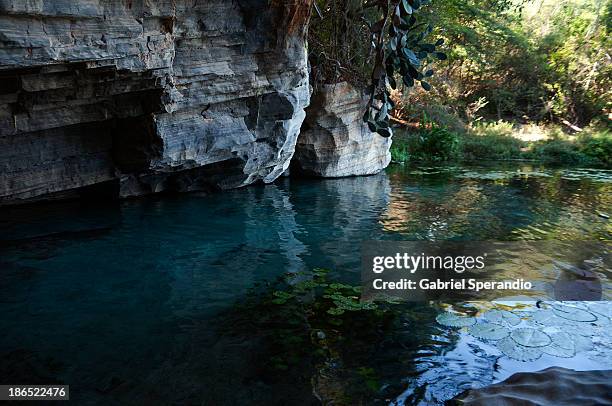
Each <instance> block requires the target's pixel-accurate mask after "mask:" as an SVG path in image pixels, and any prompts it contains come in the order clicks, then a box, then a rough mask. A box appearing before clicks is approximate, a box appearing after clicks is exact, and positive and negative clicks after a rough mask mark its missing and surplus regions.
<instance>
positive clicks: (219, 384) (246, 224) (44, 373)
mask: <svg viewBox="0 0 612 406" xmlns="http://www.w3.org/2000/svg"><path fill="white" fill-rule="evenodd" d="M610 214H612V172H611V171H601V170H587V169H582V170H581V169H572V170H569V169H547V168H540V167H534V166H532V165H528V164H512V165H495V166H492V167H491V166H474V167H430V168H410V167H401V166H393V167H391V168H389V169H388V170H387V171H386V172H385V173H381V174H379V175H376V176H369V177H359V178H345V179H327V180H314V179H312V180H309V179H304V180H297V179H286V178H285V179H281V180H279V181H278V182H276V183H275V184H271V185H266V186H253V187H248V188H244V189H239V190H232V191H226V192H223V193H217V194H209V195H199V194H189V195H181V196H164V197H154V198H144V199H139V200H128V201H121V202H116V203H109V204H108V205H92V204H83V203H78V202H65V203H53V204H45V205H36V206H30V207H17V208H2V209H0V314H1V315H2V318H1V319H0V331H1V332H2V334H1V335H0V377H1V378H0V380H1V382H0V383H2V384H9V383H22V384H26V383H28V384H33V383H40V384H49V383H63V384H69V385H70V388H71V390H70V393H71V399H72V400H74V401H75V403H78V404H104V405H113V404H126V403H127V404H155V403H159V404H207V405H208V404H264V403H265V404H317V403H318V402H319V401H318V399H317V398H316V397H315V395H313V391H312V382H313V377H315V379H314V380H315V381H316V382H318V383H317V385H318V393H317V396H319V397H322V395H321V393H323V392H325V393H327V394H330V393H334V394H338V393H340V392H342V393H344V394H346V393H347V392H350V390H351V389H350V388H349V387H350V386H351V385H353V384H355V385H358V383H355V382H354V381H353V380H351V379H352V378H350V379H349V378H346V376H347V375H346V374H344V375H343V374H342V373H340V372H338V371H339V370H341V369H342V368H337V369H336V370H335V372H330V369H328V370H327V371H326V373H322V372H321V370H317V367H316V366H313V364H312V363H309V362H308V360H307V359H306V358H304V359H302V360H298V361H296V362H295V363H293V364H292V365H291V367H290V368H289V370H287V371H279V372H277V373H275V372H271V371H270V370H269V369H268V368H267V367H264V366H263V365H264V364H265V360H267V359H270V358H271V357H274V356H277V355H278V354H276V352H277V349H275V348H274V346H272V345H271V343H270V341H269V340H268V335H267V334H268V333H269V331H253V330H249V328H248V327H249V326H250V325H248V323H247V322H246V321H245V320H244V318H248V317H243V318H241V317H240V315H239V314H237V313H240V312H236V310H235V309H236V306H237V305H243V306H244V305H245V303H246V304H247V306H248V302H247V301H246V298H247V297H248V295H249V292H250V290H251V289H252V288H254V287H257V286H259V288H260V289H261V287H262V286H263V287H265V285H266V283H269V282H271V281H274V280H275V279H276V278H277V277H278V276H279V275H282V274H284V273H286V272H307V271H309V270H311V269H312V268H316V267H323V268H328V269H330V270H331V274H330V275H332V276H333V277H334V278H335V279H338V280H341V281H344V282H347V283H353V284H358V283H359V276H360V275H359V273H360V243H361V241H364V240H456V241H472V240H474V241H484V240H495V241H514V240H558V241H561V243H560V244H561V246H562V247H565V248H566V249H571V247H572V242H573V241H577V240H579V241H585V240H586V241H603V242H609V241H610V237H611V236H612V223H611V222H610V219H609V217H610ZM563 244H565V245H563ZM436 306H438V305H436ZM436 306H433V305H431V306H430V305H427V304H423V305H422V306H421V307H419V308H418V309H413V312H412V313H411V315H412V319H411V320H407V321H406V323H405V324H404V325H403V327H402V328H400V329H399V330H398V331H396V332H395V335H394V339H393V343H391V344H389V343H385V342H383V341H384V340H381V339H380V337H378V338H377V336H375V337H372V338H371V341H369V342H368V341H367V340H366V341H364V339H363V338H360V340H361V341H360V345H361V346H360V347H357V348H355V351H354V354H353V355H346V354H345V355H344V356H343V357H344V359H348V358H351V357H353V359H352V361H346V362H345V365H344V367H343V368H344V369H350V368H354V369H355V370H359V371H361V372H360V376H361V377H363V376H369V375H371V373H370V372H369V371H370V369H372V368H370V365H366V366H367V368H366V366H364V365H365V364H367V363H368V362H373V363H375V364H376V365H377V367H376V368H377V369H376V371H375V372H376V374H377V376H376V378H375V380H376V385H373V386H375V387H376V388H377V389H376V391H375V392H376V393H374V394H372V395H371V396H370V395H368V396H369V397H367V398H361V399H362V400H363V402H364V403H369V404H385V403H392V402H394V403H395V404H418V403H424V404H437V403H438V402H442V401H444V400H448V399H450V398H452V397H453V396H455V395H456V394H457V393H459V392H461V391H462V390H464V389H466V388H469V385H472V384H476V385H478V384H480V385H487V384H490V383H493V382H498V381H500V380H503V379H505V378H506V377H507V376H509V375H510V374H511V373H514V372H517V371H527V370H539V369H542V368H543V367H546V366H550V365H558V366H566V367H570V368H579V369H612V360H611V359H610V354H611V353H612V344H611V343H610V341H611V340H610V337H609V333H610V327H609V325H608V324H597V325H596V326H595V325H593V329H599V330H597V331H595V330H594V331H593V332H592V334H591V335H592V336H597V339H595V340H594V343H595V344H594V348H589V349H588V350H585V352H584V353H582V354H581V355H575V356H573V357H568V358H558V357H557V358H546V357H547V356H544V357H542V358H540V359H539V360H538V361H537V362H535V361H534V362H524V361H517V360H512V359H506V358H504V357H503V356H501V358H500V355H499V354H496V353H495V351H496V350H495V348H487V344H486V343H484V344H482V343H479V342H477V341H478V340H476V339H474V337H472V336H469V335H467V334H465V333H464V332H459V331H455V330H449V329H445V328H443V327H442V326H440V325H439V324H436V322H435V317H436V314H438V313H439V312H440V311H442V310H443V308H442V307H436ZM602 306H603V305H602ZM485 307H486V306H485ZM483 309H484V308H483ZM488 309H489V310H490V306H489V307H488ZM247 310H248V308H247ZM485 310H486V309H485ZM527 310H528V309H527ZM527 310H526V309H523V311H527ZM591 310H592V311H593V312H595V310H593V309H591ZM596 310H597V309H596ZM597 311H599V310H597ZM604 313H605V312H604ZM244 314H246V313H243V315H244ZM597 314H600V313H597ZM598 320H599V322H601V323H603V321H605V322H606V323H607V322H609V317H608V315H606V314H602V315H601V317H599V319H598ZM410 323H412V324H410ZM277 324H278V323H277ZM271 328H274V327H271ZM262 330H265V329H263V328H262ZM602 334H603V335H602ZM606 334H607V335H606ZM602 337H603V338H602ZM389 345H390V346H389ZM366 347H367V348H366ZM588 351H591V352H590V353H589V352H588ZM400 353H401V357H402V358H403V359H402V360H401V361H398V354H400ZM341 357H342V356H341ZM369 359H370V360H374V361H368V360H369ZM359 362H361V364H363V365H362V366H361V367H360V366H359V365H361V364H359ZM327 367H328V368H330V367H329V365H328V366H327ZM360 368H361V369H360ZM331 369H333V368H331ZM322 376H325V377H326V379H322V378H321V377H322ZM345 378H346V379H345ZM372 380H374V378H372V379H370V381H372ZM434 381H435V383H434ZM347 388H348V389H347ZM330 396H331V395H330ZM347 396H348V395H347ZM364 396H365V395H364ZM364 399H365V400H364Z"/></svg>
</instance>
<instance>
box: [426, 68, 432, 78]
mask: <svg viewBox="0 0 612 406" xmlns="http://www.w3.org/2000/svg"><path fill="white" fill-rule="evenodd" d="M433 74H434V71H433V69H429V70H428V71H427V72H425V77H428V78H430V77H432V76H433Z"/></svg>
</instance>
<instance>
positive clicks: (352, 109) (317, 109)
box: [292, 82, 391, 177]
mask: <svg viewBox="0 0 612 406" xmlns="http://www.w3.org/2000/svg"><path fill="white" fill-rule="evenodd" d="M365 103H366V100H365V99H364V97H363V95H362V94H361V93H360V92H358V91H357V90H356V89H355V88H353V87H352V86H351V85H349V84H348V83H346V82H342V83H337V84H332V85H324V86H321V88H320V89H318V90H316V91H315V93H314V94H313V96H312V101H311V105H310V107H309V108H308V109H306V113H307V116H306V120H305V121H304V124H303V126H302V132H301V134H300V136H299V139H298V143H297V146H296V150H295V156H294V158H293V161H292V166H293V167H294V169H295V172H296V173H303V174H306V175H310V176H322V177H342V176H353V175H372V174H375V173H378V172H380V171H381V170H382V169H384V168H386V167H387V165H389V162H391V154H390V152H389V148H390V147H391V139H390V138H384V137H381V136H380V135H378V134H375V133H372V132H370V130H369V129H368V127H367V125H366V124H365V123H363V121H362V117H363V113H364V112H365Z"/></svg>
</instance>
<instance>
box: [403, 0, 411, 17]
mask: <svg viewBox="0 0 612 406" xmlns="http://www.w3.org/2000/svg"><path fill="white" fill-rule="evenodd" d="M402 8H403V9H404V13H406V14H412V7H411V6H410V4H408V0H402Z"/></svg>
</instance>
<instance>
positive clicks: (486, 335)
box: [468, 323, 510, 340]
mask: <svg viewBox="0 0 612 406" xmlns="http://www.w3.org/2000/svg"><path fill="white" fill-rule="evenodd" d="M468 333H470V334H471V335H473V336H474V337H476V338H480V339H483V340H501V339H502V338H505V337H507V336H508V334H510V331H509V330H508V329H507V328H506V327H504V326H502V325H499V324H493V323H479V324H475V325H473V326H471V327H470V328H469V329H468Z"/></svg>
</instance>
